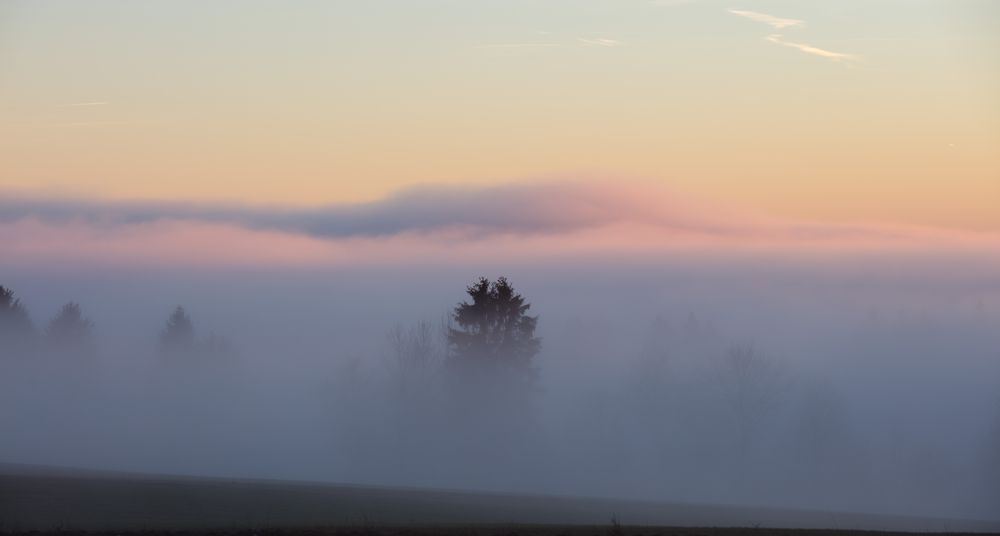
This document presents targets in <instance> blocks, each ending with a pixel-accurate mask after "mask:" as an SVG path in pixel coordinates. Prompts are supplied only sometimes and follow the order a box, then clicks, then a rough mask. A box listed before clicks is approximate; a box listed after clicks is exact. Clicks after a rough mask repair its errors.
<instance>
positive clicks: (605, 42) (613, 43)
mask: <svg viewBox="0 0 1000 536" xmlns="http://www.w3.org/2000/svg"><path fill="white" fill-rule="evenodd" d="M577 41H579V42H580V43H583V44H584V45H591V46H599V47H617V46H621V45H623V44H624V43H622V42H621V41H619V40H617V39H606V38H603V37H598V38H596V39H588V38H586V37H580V38H579V39H577Z"/></svg>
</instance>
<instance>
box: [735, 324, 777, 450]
mask: <svg viewBox="0 0 1000 536" xmlns="http://www.w3.org/2000/svg"><path fill="white" fill-rule="evenodd" d="M720 373H721V376H720V379H721V380H722V382H723V387H724V389H725V396H726V398H727V402H728V403H729V406H730V408H731V409H732V411H733V416H734V417H735V418H736V425H737V428H738V438H739V448H740V451H741V452H742V453H743V454H744V455H745V454H746V453H747V450H748V449H749V448H750V446H751V443H752V441H753V438H754V435H755V434H756V433H757V432H758V430H759V428H760V427H761V426H763V424H764V421H765V420H766V418H767V417H768V415H769V414H770V413H771V411H772V410H773V409H774V407H775V405H776V403H777V402H778V400H779V399H780V398H781V395H782V394H783V393H784V387H785V385H784V370H783V369H782V367H781V363H780V362H779V361H777V360H776V359H774V358H772V357H771V356H769V355H767V354H764V353H763V352H761V351H760V350H758V349H757V347H756V346H754V345H753V344H741V345H736V346H733V347H731V348H730V349H729V352H727V353H726V355H725V356H724V358H723V360H722V363H721V370H720Z"/></svg>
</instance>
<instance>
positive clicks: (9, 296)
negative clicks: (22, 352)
mask: <svg viewBox="0 0 1000 536" xmlns="http://www.w3.org/2000/svg"><path fill="white" fill-rule="evenodd" d="M33 332H34V326H32V324H31V317H30V316H29V315H28V310H27V309H26V308H25V307H24V304H22V303H21V300H20V299H18V298H16V297H15V296H14V291H13V290H11V289H9V288H7V287H4V286H2V285H0V350H11V351H13V350H17V349H23V347H24V345H26V344H27V343H28V341H29V340H30V338H31V336H32V335H33Z"/></svg>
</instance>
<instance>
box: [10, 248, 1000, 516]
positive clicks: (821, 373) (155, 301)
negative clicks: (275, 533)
mask: <svg viewBox="0 0 1000 536" xmlns="http://www.w3.org/2000/svg"><path fill="white" fill-rule="evenodd" d="M500 268H502V270H501V269H499V268H492V267H486V269H482V268H480V269H478V270H466V269H464V268H457V267H456V268H450V269H441V270H432V269H426V268H419V267H417V268H414V269H412V270H407V269H405V268H402V267H401V268H399V269H388V268H383V269H379V270H370V271H363V270H352V269H342V270H335V271H330V272H327V273H320V271H308V270H302V271H298V272H296V271H294V270H289V271H287V272H285V273H254V272H250V271H244V272H241V273H236V274H232V273H224V272H222V271H216V272H212V271H206V272H205V273H173V272H171V273H168V272H167V271H156V270H150V271H147V272H146V273H142V274H138V273H135V272H130V273H124V274H123V273H112V272H108V273H103V274H76V275H67V273H66V272H65V271H63V272H59V271H54V272H51V273H48V272H42V273H28V272H16V271H15V272H12V273H10V274H8V279H7V280H5V281H0V284H2V285H5V286H3V287H2V291H0V461H2V462H6V463H27V464H42V465H53V466H68V467H84V468H95V469H111V470H120V471H137V472H153V473H166V474H185V475H204V476H224V477H230V476H232V477H249V478H274V479H296V480H311V481H328V482H344V483H361V484H379V485H394V486H395V485H400V486H414V487H426V488H446V489H469V490H493V491H512V492H528V493H541V494H560V495H580V496H603V497H622V498H642V499H657V500H670V501H682V502H698V503H719V504H743V505H760V506H782V507H797V508H816V509H827V510H831V511H861V512H875V513H894V514H917V515H933V516H944V517H964V518H989V519H997V518H998V514H997V512H1000V509H998V508H997V506H998V505H1000V388H998V387H1000V293H998V292H997V290H998V286H997V281H996V279H995V277H994V276H990V275H989V274H988V273H985V274H980V275H969V274H966V275H963V276H961V277H959V276H948V277H945V276H940V275H939V274H936V273H935V272H934V270H933V268H930V267H920V266H912V265H908V266H902V267H900V266H889V265H886V266H884V267H882V268H881V269H877V270H872V271H870V272H866V273H859V272H857V271H850V270H836V269H832V268H829V267H825V266H820V265H818V264H809V263H802V264H800V265H795V266H791V265H790V263H784V264H774V265H769V266H768V265H764V264H759V263H758V264H753V263H742V264H740V263H725V262H721V261H720V262H716V263H713V264H711V265H707V266H694V265H690V264H688V265H681V264H678V265H670V266H668V267H663V266H652V265H646V266H638V265H636V266H616V265H614V264H613V263H611V262H604V263H592V264H590V265H588V266H587V267H586V268H581V267H575V266H570V265H566V264H560V263H550V265H545V266H536V267H535V268H533V269H531V270H526V269H523V268H522V269H518V267H517V266H504V267H500ZM483 272H486V273H485V275H486V278H482V279H481V278H480V277H479V276H480V273H483ZM502 274H506V275H507V276H509V279H507V278H504V277H502Z"/></svg>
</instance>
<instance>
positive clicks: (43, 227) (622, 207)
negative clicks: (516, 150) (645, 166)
mask: <svg viewBox="0 0 1000 536" xmlns="http://www.w3.org/2000/svg"><path fill="white" fill-rule="evenodd" d="M0 243H2V244H4V246H5V249H4V251H5V253H7V255H5V256H6V257H7V258H6V259H5V262H6V263H8V264H9V263H11V262H14V261H15V260H16V261H17V262H18V263H20V264H22V265H32V264H33V263H36V264H44V265H51V264H53V263H60V262H79V261H80V260H81V259H90V260H94V259H98V260H100V261H101V262H131V261H136V260H138V261H141V262H144V263H160V262H165V263H176V262H180V263H192V262H193V263H196V264H218V263H222V264H226V263H229V264H232V263H237V264H246V265H254V264H273V263H281V264H296V263H310V264H317V263H318V264H324V263H331V262H333V263H341V262H352V261H356V260H358V259H363V260H365V261H370V262H390V261H391V262H398V261H400V260H407V262H409V261H410V260H411V259H413V258H423V257H433V258H437V259H440V260H443V259H446V258H456V257H461V258H477V259H484V258H491V257H497V258H525V257H526V256H527V257H532V258H534V257H537V258H541V257H545V256H552V255H563V254H586V255H598V256H606V255H616V254H628V255H642V256H645V255H659V254H662V253H664V252H669V251H677V250H678V249H686V250H690V249H691V248H696V249H698V250H700V251H712V252H720V253H730V252H735V251H747V250H748V248H749V249H751V250H753V249H754V248H757V249H756V250H757V251H759V250H760V249H759V248H769V249H770V250H772V251H774V250H775V248H777V249H779V250H782V251H784V252H792V253H795V254H803V253H808V252H815V251H820V250H822V251H831V250H845V248H847V249H850V250H852V251H859V250H868V251H891V250H892V251H898V250H901V249H902V250H920V251H924V252H932V251H937V252H940V251H945V250H948V251H959V250H962V251H966V252H969V251H971V252H979V253H985V254H987V255H988V256H989V257H990V258H996V257H1000V236H997V235H996V234H988V233H972V232H968V231H960V230H954V229H936V228H922V227H913V226H906V225H885V224H878V225H874V224H864V223H856V224H831V223H817V222H802V221H790V220H781V219H776V218H770V217H766V216H762V215H757V214H753V213H751V212H749V211H745V210H741V209H739V208H736V207H732V206H726V205H725V204H722V203H715V202H706V201H703V200H695V199H692V198H690V197H686V196H683V195H680V194H677V193H676V192H672V191H670V190H668V189H666V188H663V187H661V186H658V185H655V184H651V183H645V184H642V183H636V182H631V181H630V182H627V183H620V182H619V183H616V182H614V181H538V182H521V183H514V184H508V185H502V186H491V187H479V188H472V187H454V186H424V187H418V188H411V189H408V190H404V191H402V192H399V193H397V194H395V195H391V196H389V197H386V198H384V199H381V200H378V201H373V202H369V203H359V204H341V205H331V206H326V207H319V208H267V207H250V206H238V205H228V206H215V205H205V204H186V203H149V202H115V201H97V200H67V199H62V200H59V199H42V198H32V199H29V198H6V199H3V198H0ZM0 264H2V263H0Z"/></svg>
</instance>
